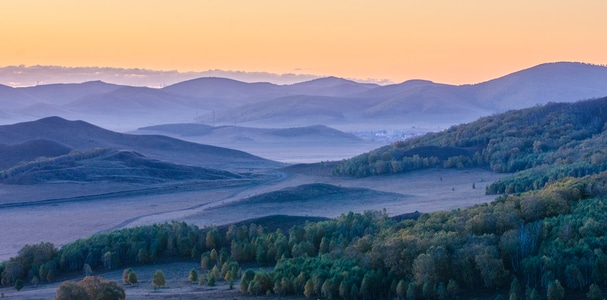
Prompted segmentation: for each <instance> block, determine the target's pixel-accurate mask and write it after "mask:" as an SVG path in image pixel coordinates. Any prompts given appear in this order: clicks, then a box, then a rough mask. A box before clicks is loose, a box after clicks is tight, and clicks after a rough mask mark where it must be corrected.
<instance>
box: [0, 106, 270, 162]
mask: <svg viewBox="0 0 607 300" xmlns="http://www.w3.org/2000/svg"><path fill="white" fill-rule="evenodd" d="M36 139H47V140H52V141H55V142H57V143H60V144H63V145H66V146H67V147H70V148H72V149H74V150H80V151H86V150H90V149H93V148H112V149H118V150H127V151H136V152H138V153H141V154H143V155H145V156H146V157H149V158H153V159H158V160H163V161H168V162H172V163H177V164H183V165H191V166H199V167H209V168H217V169H245V168H266V167H270V168H271V167H279V166H281V164H279V163H276V162H273V161H270V160H266V159H263V158H260V157H257V156H254V155H251V154H249V153H246V152H242V151H238V150H233V149H227V148H222V147H215V146H209V145H202V144H196V143H191V142H185V141H182V140H178V139H174V138H169V137H166V136H160V135H133V134H123V133H118V132H113V131H110V130H106V129H103V128H100V127H97V126H94V125H92V124H89V123H86V122H83V121H68V120H65V119H62V118H59V117H49V118H44V119H40V120H37V121H32V122H23V123H17V124H13V125H3V126H0V143H6V144H14V143H23V142H27V141H30V140H36ZM0 160H1V158H0Z"/></svg>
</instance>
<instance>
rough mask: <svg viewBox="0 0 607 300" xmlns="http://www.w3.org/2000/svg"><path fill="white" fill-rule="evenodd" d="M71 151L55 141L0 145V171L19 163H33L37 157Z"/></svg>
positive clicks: (41, 140)
mask: <svg viewBox="0 0 607 300" xmlns="http://www.w3.org/2000/svg"><path fill="white" fill-rule="evenodd" d="M71 150H72V149H71V148H70V147H67V146H65V145H62V144H60V143H57V142H55V141H49V140H44V139H37V140H29V141H27V142H23V143H18V144H10V145H6V144H0V157H2V159H0V170H2V169H6V168H10V167H13V166H15V165H17V164H19V163H21V162H29V161H33V160H35V159H37V158H39V157H55V156H60V155H65V154H68V153H70V151H71Z"/></svg>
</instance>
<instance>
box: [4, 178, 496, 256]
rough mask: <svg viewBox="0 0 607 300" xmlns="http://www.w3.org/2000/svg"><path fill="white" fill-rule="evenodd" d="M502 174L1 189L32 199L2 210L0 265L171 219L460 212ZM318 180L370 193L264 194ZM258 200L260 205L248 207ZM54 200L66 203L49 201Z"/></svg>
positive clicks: (215, 221)
mask: <svg viewBox="0 0 607 300" xmlns="http://www.w3.org/2000/svg"><path fill="white" fill-rule="evenodd" d="M502 176H503V175H500V174H496V173H492V172H488V171H484V170H479V169H475V170H443V169H440V170H434V169H433V170H423V171H416V172H412V173H405V174H400V175H395V176H389V177H371V178H344V177H333V176H325V175H322V174H311V173H309V172H308V173H307V174H302V173H301V172H294V171H285V172H277V173H274V174H271V175H267V176H265V177H263V180H259V181H255V180H250V181H245V182H241V183H239V184H232V185H230V184H226V183H224V184H213V185H204V184H202V185H200V186H191V185H190V186H187V185H181V186H180V185H175V186H172V187H165V188H161V189H156V188H149V189H146V187H145V186H142V185H131V186H130V188H131V190H137V192H123V193H117V191H121V190H122V191H126V190H128V188H129V186H128V185H125V184H120V185H113V184H83V183H78V184H67V183H65V184H62V186H61V187H58V186H56V185H53V184H46V185H38V186H37V187H36V188H35V189H34V188H31V187H30V188H28V189H24V188H23V187H22V186H14V185H0V191H1V193H2V194H1V195H2V199H25V200H27V199H33V201H28V203H26V205H16V206H9V207H6V206H5V207H2V206H0V227H1V228H6V229H7V231H6V232H7V234H6V235H3V238H2V240H1V241H0V260H6V259H8V258H9V257H11V256H15V255H16V253H17V251H18V250H19V249H21V248H22V247H23V246H24V245H25V244H34V243H39V242H41V241H48V242H52V243H54V244H55V245H57V246H61V245H63V244H65V243H67V242H70V241H73V240H76V239H78V238H83V237H87V236H90V235H91V234H94V233H97V232H102V231H107V230H112V229H118V228H124V227H132V226H140V225H149V224H154V223H163V222H166V221H171V220H178V221H186V222H188V223H192V224H195V225H198V226H200V227H203V226H211V225H222V224H228V223H233V222H238V221H242V220H245V219H250V218H256V217H262V216H267V215H274V214H284V215H299V216H320V217H336V216H339V215H340V214H343V213H348V212H349V211H353V212H362V211H365V210H382V209H384V208H385V209H386V212H387V214H388V215H390V216H394V215H399V214H403V213H408V212H413V211H421V212H431V211H437V210H451V209H456V208H463V207H468V206H471V205H474V204H478V203H484V202H489V201H491V200H493V198H494V196H486V195H485V193H484V192H485V186H486V185H488V184H490V183H491V182H493V181H495V180H497V179H499V178H500V177H502ZM313 183H314V184H315V183H321V184H329V185H333V186H335V187H337V188H339V187H341V188H360V189H366V190H365V191H364V192H361V193H359V194H358V195H357V196H356V197H353V195H354V194H351V193H336V194H333V195H329V196H324V197H308V198H307V200H306V201H304V202H302V203H297V204H296V203H293V202H290V201H284V202H278V203H277V202H274V203H269V200H268V199H270V198H266V197H259V196H260V195H265V194H267V193H271V192H275V191H281V190H285V189H289V188H295V187H299V186H302V185H307V184H313ZM473 184H474V185H475V188H474V189H473V188H472V185H473ZM70 189H71V193H70V192H69V191H70ZM79 192H86V195H88V197H87V198H86V199H85V200H86V201H70V199H73V198H72V197H76V196H75V195H77V194H78V193H79ZM91 192H92V193H91ZM302 193H304V194H305V193H306V191H305V190H302ZM94 194H97V195H101V196H98V197H96V196H94ZM9 195H10V197H9ZM256 196H257V198H255V199H257V202H255V203H254V204H253V203H248V202H247V199H250V198H252V197H256ZM57 198H63V200H65V201H52V200H51V201H48V199H57ZM36 199H37V200H38V201H36ZM40 200H47V201H40ZM4 203H7V201H6V200H5V201H4Z"/></svg>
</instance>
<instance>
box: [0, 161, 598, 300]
mask: <svg viewBox="0 0 607 300" xmlns="http://www.w3.org/2000/svg"><path fill="white" fill-rule="evenodd" d="M605 193H607V172H602V173H599V174H596V175H591V176H585V177H583V178H567V179H563V180H559V181H556V182H555V183H553V184H550V185H548V186H546V187H545V188H543V189H541V190H537V191H529V192H525V193H521V194H515V195H503V196H500V197H498V198H497V199H496V200H495V201H493V202H491V203H488V204H483V205H477V206H474V207H471V208H467V209H457V210H453V211H449V212H436V213H428V214H422V215H421V216H419V217H418V218H417V219H416V220H415V219H407V220H403V221H395V220H394V219H392V218H389V217H388V216H387V215H386V214H385V212H366V213H363V214H355V213H349V214H345V215H342V216H341V217H339V218H336V219H332V220H327V221H320V222H307V223H306V224H305V225H295V226H292V227H291V228H290V229H289V230H288V231H283V230H281V229H276V230H271V229H269V228H267V227H263V226H261V225H255V224H250V225H249V226H247V225H240V226H236V225H231V226H229V227H222V228H215V227H210V228H202V229H200V228H197V227H195V226H189V225H187V224H185V223H182V222H172V223H164V224H158V225H153V226H144V227H136V228H128V229H123V230H119V231H114V232H109V233H102V234H97V235H94V236H91V237H89V238H86V239H81V240H78V241H75V242H73V243H70V244H67V245H65V246H63V247H62V248H61V249H57V248H56V247H54V246H53V245H52V244H50V243H40V244H37V245H28V246H25V247H24V248H23V249H21V251H20V252H19V255H18V256H17V257H14V258H12V259H10V260H9V261H5V262H3V263H2V264H0V272H1V274H2V284H3V285H12V284H14V282H15V281H16V280H19V279H21V280H23V281H25V282H46V281H49V282H52V281H54V280H55V279H56V278H57V276H58V275H60V274H64V273H70V272H78V271H80V270H83V269H86V268H87V267H90V268H92V269H93V270H95V269H116V268H127V267H132V266H136V265H140V264H151V263H155V262H159V261H163V260H164V261H166V260H167V259H183V260H196V261H198V260H200V263H201V269H200V271H201V272H209V273H212V272H214V273H217V276H214V277H216V279H217V280H232V281H233V280H234V277H237V276H239V277H240V278H241V281H240V283H239V288H240V291H241V292H243V293H245V294H250V295H263V294H278V295H304V296H305V297H309V298H312V297H325V298H328V299H338V298H339V299H378V298H384V299H387V298H399V299H405V298H406V299H422V298H423V299H456V298H458V297H466V295H468V296H469V295H471V294H474V293H476V292H478V291H484V292H485V293H491V294H496V295H502V296H504V297H506V296H507V297H510V298H509V299H525V298H529V299H545V298H547V299H563V297H564V296H565V295H567V294H568V293H578V294H579V293H588V295H591V293H590V292H591V291H594V292H595V293H596V291H598V296H597V297H598V298H596V299H601V298H602V295H601V293H600V291H601V290H600V289H602V288H605V287H607V254H606V253H607V239H606V237H605V236H604V232H605V230H606V229H607V228H606V226H607V225H606V224H607V214H606V211H607V202H606V199H605V198H604V195H605ZM250 262H254V263H256V264H258V265H259V266H275V267H274V269H273V270H272V271H266V270H264V269H261V268H260V269H259V270H246V271H243V270H241V269H240V267H239V265H240V264H243V263H250ZM236 270H238V271H236ZM227 275H229V276H227ZM589 297H590V296H589Z"/></svg>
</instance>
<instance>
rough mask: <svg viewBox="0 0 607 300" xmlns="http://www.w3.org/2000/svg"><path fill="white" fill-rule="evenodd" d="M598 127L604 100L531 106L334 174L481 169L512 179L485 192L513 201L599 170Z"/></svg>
mask: <svg viewBox="0 0 607 300" xmlns="http://www.w3.org/2000/svg"><path fill="white" fill-rule="evenodd" d="M606 124H607V98H601V99H595V100H586V101H579V102H574V103H550V104H546V105H538V106H535V107H532V108H527V109H522V110H512V111H508V112H506V113H503V114H498V115H492V116H489V117H484V118H481V119H479V120H477V121H475V122H472V123H469V124H462V125H459V126H453V127H451V128H449V129H447V130H445V131H442V132H438V133H430V134H426V135H424V136H421V137H418V138H413V139H410V140H407V141H403V142H397V143H394V144H392V145H389V146H384V147H382V148H379V149H375V150H373V151H370V152H368V153H365V154H362V155H359V156H357V157H354V158H352V159H349V160H346V161H344V162H342V163H339V164H338V165H337V166H336V167H335V170H334V173H335V174H338V175H352V176H370V175H385V174H392V173H402V172H408V171H411V170H416V169H423V168H439V167H444V168H468V167H482V168H488V169H490V170H492V171H495V172H503V173H514V175H512V176H508V177H505V178H503V179H501V180H498V181H497V182H495V183H494V184H492V185H490V186H489V187H488V188H487V192H488V193H492V194H493V193H504V192H506V193H519V192H524V191H528V190H534V189H540V188H542V187H543V186H544V185H545V184H547V183H549V182H552V181H555V180H558V179H561V178H563V177H568V176H572V177H582V176H586V175H590V174H596V173H599V172H602V171H605V170H607V153H605V148H606V147H607V125H606Z"/></svg>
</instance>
